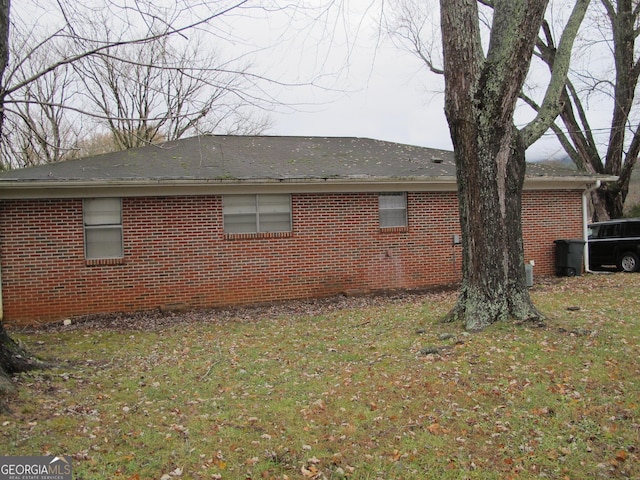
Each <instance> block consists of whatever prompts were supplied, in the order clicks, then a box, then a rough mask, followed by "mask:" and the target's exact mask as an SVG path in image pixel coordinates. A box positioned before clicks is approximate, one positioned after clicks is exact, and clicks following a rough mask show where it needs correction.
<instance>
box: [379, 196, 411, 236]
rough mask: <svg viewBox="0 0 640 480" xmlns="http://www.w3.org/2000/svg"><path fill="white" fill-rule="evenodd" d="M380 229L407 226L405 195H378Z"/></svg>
mask: <svg viewBox="0 0 640 480" xmlns="http://www.w3.org/2000/svg"><path fill="white" fill-rule="evenodd" d="M378 208H379V212H380V228H393V227H406V226H407V195H406V194H405V193H404V192H401V193H381V194H380V195H378Z"/></svg>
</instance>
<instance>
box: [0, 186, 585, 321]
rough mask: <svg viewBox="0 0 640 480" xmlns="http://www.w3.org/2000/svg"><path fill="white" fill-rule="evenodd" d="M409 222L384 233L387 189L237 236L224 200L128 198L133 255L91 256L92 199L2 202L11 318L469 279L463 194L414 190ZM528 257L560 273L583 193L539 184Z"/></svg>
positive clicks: (305, 200)
mask: <svg viewBox="0 0 640 480" xmlns="http://www.w3.org/2000/svg"><path fill="white" fill-rule="evenodd" d="M407 205H408V224H409V226H408V228H390V229H383V230H381V229H380V228H379V225H378V196H377V194H374V193H359V194H338V193H336V194H294V195H292V218H293V232H292V233H291V234H285V235H281V234H277V235H225V234H224V232H223V226H222V197H221V196H193V197H130V198H123V200H122V212H123V235H124V260H123V261H93V262H91V261H86V260H85V258H84V232H83V219H82V200H81V199H58V200H4V201H2V202H0V255H1V262H2V263H1V268H2V292H3V306H4V318H5V320H6V321H7V322H8V323H11V324H29V323H37V322H46V321H52V320H58V319H61V318H67V317H73V316H78V315H85V314H93V313H106V312H123V311H126V312H132V311H137V310H147V309H153V308H158V307H160V306H167V305H169V306H171V305H184V306H187V307H215V306H226V305H234V304H243V303H257V302H269V301H276V300H286V299H293V298H305V297H321V296H328V295H333V294H337V293H342V292H346V293H350V292H353V293H360V292H369V291H376V290H384V289H416V288H424V287H429V286H436V285H442V284H448V283H452V282H456V281H459V279H460V271H461V265H460V261H461V251H460V248H461V247H460V246H459V245H457V246H454V245H453V235H454V234H459V233H460V227H459V224H458V213H457V199H456V194H455V193H454V192H451V193H412V192H409V193H408V194H407ZM523 222H524V240H525V259H526V261H529V260H534V261H535V268H534V274H535V275H551V274H553V273H554V244H553V240H555V239H557V238H580V237H581V233H582V215H581V192H580V191H527V192H525V195H524V198H523Z"/></svg>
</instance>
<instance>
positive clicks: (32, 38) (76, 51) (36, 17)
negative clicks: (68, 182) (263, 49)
mask: <svg viewBox="0 0 640 480" xmlns="http://www.w3.org/2000/svg"><path fill="white" fill-rule="evenodd" d="M43 3H45V4H46V5H45V7H42V5H41V3H40V2H39V1H38V0H33V1H32V2H25V1H23V2H21V3H20V4H19V5H17V7H18V9H17V10H13V9H12V8H11V4H10V0H0V147H1V148H0V151H1V152H2V155H3V158H2V162H1V165H3V166H5V167H6V166H23V165H25V164H29V163H30V162H31V163H33V162H36V161H37V158H43V159H45V158H46V159H51V160H54V161H55V160H60V159H62V158H64V157H65V154H66V152H68V151H69V150H73V148H74V145H75V143H74V142H75V140H76V139H77V138H79V137H80V135H81V130H78V131H76V130H74V129H75V128H80V127H84V125H83V124H79V123H78V122H80V123H82V119H83V118H86V117H87V116H89V117H94V118H95V117H98V118H100V117H102V118H101V119H102V120H109V119H112V118H111V117H110V116H109V114H103V115H98V114H96V113H95V112H91V111H88V110H86V109H85V108H86V105H85V104H83V103H82V102H81V101H80V99H79V98H77V97H78V96H79V95H81V94H82V92H81V91H80V90H76V89H75V88H74V89H73V93H71V92H72V88H71V87H72V86H74V87H75V84H76V83H77V80H76V81H74V80H73V79H72V77H71V75H72V74H74V73H76V72H77V70H79V71H83V70H82V69H83V68H87V67H86V65H87V63H90V62H91V61H96V62H97V61H98V60H101V61H102V62H103V63H102V64H104V60H105V59H109V60H110V62H107V64H110V65H113V66H114V68H119V69H125V66H129V67H130V68H133V69H134V70H136V69H139V68H140V69H142V70H141V71H144V69H145V68H146V69H147V70H148V71H149V72H151V71H152V70H153V68H154V67H159V68H161V69H162V70H163V71H171V70H173V71H174V73H175V71H178V70H179V69H180V68H182V67H184V65H182V64H179V63H176V64H173V65H152V64H151V63H150V62H148V63H144V62H145V61H146V60H143V61H139V62H136V61H135V58H136V57H135V56H134V57H131V54H130V53H129V50H128V49H127V48H125V47H128V46H129V47H133V46H135V47H136V49H137V51H140V49H144V48H147V49H153V48H156V45H158V44H160V45H162V44H163V42H165V41H166V40H167V39H170V38H178V37H179V38H186V37H185V36H186V34H187V33H190V32H193V31H195V30H196V29H197V28H203V27H205V26H209V27H210V28H213V22H214V20H216V19H220V18H221V17H223V16H225V15H226V14H228V13H229V12H232V11H236V10H239V9H241V8H242V7H243V6H244V4H246V3H247V2H246V0H244V1H240V0H237V1H228V2H224V1H219V2H192V1H190V0H178V1H174V2H168V4H169V5H170V6H169V7H167V8H163V7H162V6H157V4H158V2H155V1H148V0H139V1H136V2H135V7H131V6H129V3H128V2H123V3H122V4H120V3H118V1H117V0H116V1H114V0H110V1H105V2H104V4H103V5H97V4H95V3H90V2H87V3H86V4H85V3H83V2H82V1H78V0H73V1H71V0H69V1H66V0H59V1H57V2H43ZM95 12H103V13H104V14H105V16H107V17H114V18H118V19H120V20H121V22H120V23H119V25H118V27H117V29H115V28H114V29H110V30H108V31H107V32H106V34H105V35H102V34H103V33H104V32H103V31H102V30H96V29H95V28H94V27H95V24H92V23H91V22H89V21H88V20H89V19H91V18H92V16H93V15H95ZM49 28H51V30H49ZM98 32H100V34H101V35H100V36H96V34H97V33H98ZM213 33H214V34H215V29H213ZM222 33H224V32H222ZM11 45H13V50H12V49H11ZM10 51H13V53H14V57H13V58H10V55H9V53H10ZM125 52H126V53H125ZM132 58H133V59H134V61H132ZM80 62H83V64H82V67H80V66H79V65H80ZM116 65H117V67H116ZM76 68H77V70H76ZM219 70H220V71H223V72H225V73H226V74H228V77H226V78H227V80H226V82H227V83H226V84H225V83H223V84H221V85H218V87H222V86H226V88H228V89H229V90H231V91H233V92H234V93H235V95H236V97H237V98H238V99H243V100H245V103H246V101H247V100H248V99H251V98H253V99H257V97H254V96H251V94H250V93H249V92H247V93H246V96H244V97H243V94H242V84H241V83H234V82H233V77H234V74H237V75H238V76H239V77H240V78H241V77H243V76H245V73H244V72H243V71H242V70H237V69H235V67H234V62H230V63H229V62H228V63H226V64H224V65H221V66H220V67H219ZM205 71H206V68H204V69H202V72H205ZM198 72H199V70H198V69H197V68H194V69H190V70H184V71H183V72H179V73H181V75H186V77H185V78H188V79H189V80H193V81H194V82H195V83H197V82H198V79H199V78H203V77H198V75H197V74H198ZM121 73H123V72H121ZM178 78H180V77H178ZM205 78H208V77H205ZM127 81H129V82H132V83H130V84H129V86H133V85H135V82H136V78H135V77H134V75H133V73H131V72H130V73H128V76H127ZM206 82H207V81H206V80H205V81H204V83H205V84H207V83H206ZM154 88H155V87H154ZM167 88H168V86H167ZM203 90H204V89H203ZM117 91H118V92H121V91H122V90H117ZM167 91H168V90H166V89H163V90H162V92H163V93H166V92H167ZM105 92H106V91H105ZM139 92H144V88H142V89H141V90H139ZM152 93H153V94H155V93H157V92H150V91H149V92H147V94H149V95H151V94H152ZM85 94H86V92H85ZM140 94H141V95H143V93H140ZM206 95H207V94H206V93H204V92H203V93H202V96H199V97H197V98H198V99H199V101H204V100H202V99H204V98H206ZM214 96H215V95H214ZM159 98H160V99H161V100H162V101H165V100H166V99H163V97H162V95H161V96H160V97H159ZM104 100H105V105H106V104H108V103H109V102H110V101H118V99H117V98H115V97H112V98H105V99H104ZM171 100H173V101H175V100H176V99H175V96H171ZM185 101H186V102H188V100H186V99H185ZM158 102H160V100H158ZM215 107H216V108H217V107H218V105H217V104H216V105H215ZM227 107H229V105H225V104H223V110H224V108H227ZM145 108H146V107H145V106H144V102H142V103H141V108H140V109H138V110H135V109H132V110H125V111H126V113H127V114H136V115H137V114H139V113H144V112H146V110H145ZM180 108H183V109H182V110H181V109H180ZM180 108H179V109H178V110H177V111H179V112H189V115H192V113H193V111H192V110H189V108H187V107H186V105H185V106H184V107H180ZM211 108H212V109H213V108H214V107H213V105H211ZM232 108H235V107H232ZM161 110H162V109H160V108H159V107H158V111H161ZM113 111H114V112H117V111H118V110H117V109H115V110H113ZM196 111H198V109H196ZM68 112H75V113H74V114H73V115H72V116H69V117H68V116H66V115H67V113H68ZM109 112H112V110H109ZM121 112H122V111H121ZM201 113H202V111H201V108H200V114H201ZM152 115H153V113H152ZM242 115H245V114H244V113H243V114H242ZM206 116H207V115H204V116H202V117H201V118H200V119H198V120H201V119H203V118H204V117H206ZM222 116H224V115H223V114H220V115H219V117H218V118H221V117H222ZM162 118H163V116H162V115H158V118H153V119H152V121H153V122H158V121H160V120H161V119H162ZM197 118H198V116H197V114H196V115H195V116H190V117H188V118H187V123H188V121H193V126H194V128H195V124H196V123H197V122H196V121H195V119H197ZM112 120H113V119H112ZM121 120H124V119H118V121H121ZM146 120H147V121H150V119H149V118H147V119H146ZM171 120H172V121H175V119H171ZM232 123H233V122H232ZM70 125H73V128H71V127H70ZM133 125H134V128H137V127H135V125H138V126H139V125H141V124H136V123H135V122H134V123H133ZM142 125H146V124H144V123H142ZM149 125H151V123H149ZM182 125H184V124H182ZM152 127H154V125H152ZM68 128H71V129H70V130H68V132H67V133H64V132H63V130H65V129H68ZM186 131H188V128H178V129H175V130H173V131H170V132H163V134H164V135H173V134H177V133H179V132H182V133H184V132H186ZM23 153H24V156H22V155H23ZM0 307H1V305H0ZM1 313H2V312H1V308H0V409H2V408H3V403H2V398H3V396H4V395H6V394H7V393H8V392H9V391H11V390H12V389H13V382H12V381H11V379H10V377H9V376H10V375H11V374H14V373H18V372H23V371H27V370H29V369H31V368H38V367H41V366H43V365H44V364H43V363H42V362H41V361H39V360H37V359H35V358H33V357H32V356H30V355H29V354H28V352H26V351H25V350H24V348H22V346H20V345H19V344H18V343H16V342H15V341H14V340H13V339H11V338H10V336H9V335H8V334H7V332H6V330H5V328H4V324H3V323H2V316H1Z"/></svg>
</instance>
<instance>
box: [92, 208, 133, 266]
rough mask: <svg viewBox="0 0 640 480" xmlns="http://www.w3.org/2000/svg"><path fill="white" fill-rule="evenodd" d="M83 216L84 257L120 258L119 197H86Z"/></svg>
mask: <svg viewBox="0 0 640 480" xmlns="http://www.w3.org/2000/svg"><path fill="white" fill-rule="evenodd" d="M83 216H84V251H85V258H86V259H87V260H97V259H107V258H122V257H123V256H124V250H123V247H122V201H121V199H120V198H87V199H85V200H84V202H83Z"/></svg>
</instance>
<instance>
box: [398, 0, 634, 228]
mask: <svg viewBox="0 0 640 480" xmlns="http://www.w3.org/2000/svg"><path fill="white" fill-rule="evenodd" d="M480 3H482V4H484V5H486V6H488V7H491V6H492V5H493V2H491V1H487V0H484V1H481V2H480ZM552 3H553V2H552ZM587 19H588V21H585V22H583V26H582V31H581V32H582V33H581V35H580V36H578V38H577V39H576V46H575V52H574V60H572V68H571V70H570V71H569V73H568V76H567V81H566V85H565V87H564V89H563V92H562V94H561V96H562V98H561V105H562V108H561V110H560V115H559V116H558V118H557V120H556V121H555V122H553V123H552V124H551V125H550V129H551V130H552V131H553V132H554V133H555V135H556V136H557V138H558V140H559V142H560V144H561V145H562V148H563V149H564V151H565V152H566V154H567V155H568V156H569V158H570V159H571V160H572V162H573V163H574V164H575V166H576V167H577V168H578V169H579V170H581V171H585V172H589V173H594V174H603V175H615V176H618V177H619V178H618V180H617V181H616V182H607V183H603V184H602V185H601V186H600V188H598V189H597V190H595V191H593V192H592V193H591V198H592V205H593V208H592V213H593V220H594V221H597V220H606V219H609V218H619V217H621V216H622V215H623V210H624V206H625V200H626V198H627V194H628V192H629V182H630V179H631V175H632V173H633V169H634V168H635V165H636V162H637V158H638V155H639V154H640V114H639V112H638V106H637V102H636V100H635V93H636V89H637V87H638V78H639V77H640V48H636V47H638V44H637V37H638V28H640V7H639V6H638V2H636V1H632V0H618V1H611V0H599V1H597V2H593V3H592V8H590V13H589V14H588V17H587ZM431 20H432V19H431V17H430V16H429V15H428V14H426V13H425V10H424V9H421V8H419V6H418V4H417V3H416V2H415V1H414V0H405V1H403V2H402V3H400V4H399V7H398V8H397V10H396V11H395V16H394V20H393V22H391V24H390V26H389V30H390V31H392V32H393V36H394V38H396V39H399V40H400V41H401V43H402V46H403V48H406V49H408V50H410V51H411V52H413V53H414V54H415V55H416V56H417V57H418V58H419V59H420V60H421V61H422V62H423V63H424V64H425V65H426V66H427V67H428V68H429V69H430V70H431V71H432V72H435V73H439V74H441V73H442V67H441V58H440V57H439V55H438V50H439V49H438V48H437V45H438V44H439V41H440V38H439V37H434V36H433V22H432V21H431ZM556 27H557V25H556V24H555V22H552V21H548V20H545V21H544V22H543V23H542V29H541V31H540V34H539V36H538V39H537V41H536V47H535V50H534V55H535V58H537V59H540V60H541V61H542V62H543V64H544V65H546V66H547V67H548V69H549V71H553V69H554V68H555V62H556V56H557V50H558V45H557V42H556V40H557V38H558V37H559V36H560V34H561V33H562V29H563V25H561V26H560V27H559V28H560V31H559V32H558V31H557V30H556ZM538 71H539V70H538ZM612 72H613V74H612ZM531 83H532V85H533V84H535V83H536V82H535V80H534V81H532V82H531ZM531 90H535V88H533V89H527V88H526V85H525V89H524V90H523V92H521V97H520V98H521V99H522V100H523V101H524V102H525V103H526V104H527V105H529V106H530V107H531V108H533V109H534V111H539V109H540V103H539V101H537V100H536V99H535V98H534V94H533V92H532V91H531ZM599 103H600V104H602V103H606V106H607V108H608V109H610V114H609V116H608V117H607V118H608V125H603V124H601V123H597V122H598V120H599V119H598V118H597V117H596V116H595V114H594V113H590V111H589V107H590V104H591V106H593V105H595V104H599ZM602 132H606V133H607V135H606V138H603V136H602V135H600V133H602ZM531 139H532V140H537V138H535V137H531ZM529 146H530V144H527V145H526V147H529Z"/></svg>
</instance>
